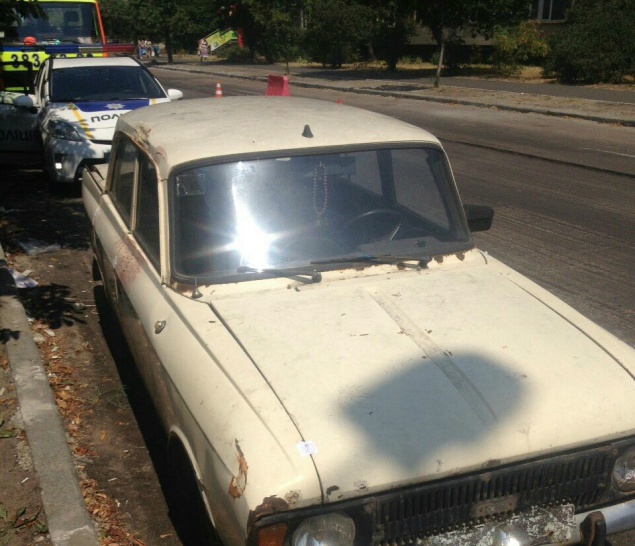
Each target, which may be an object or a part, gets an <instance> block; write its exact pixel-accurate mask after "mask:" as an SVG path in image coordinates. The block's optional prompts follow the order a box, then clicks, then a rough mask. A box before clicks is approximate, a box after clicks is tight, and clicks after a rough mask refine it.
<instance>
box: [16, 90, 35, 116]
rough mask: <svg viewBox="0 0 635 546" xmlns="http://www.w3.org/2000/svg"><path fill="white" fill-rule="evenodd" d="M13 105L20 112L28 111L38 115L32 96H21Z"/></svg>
mask: <svg viewBox="0 0 635 546" xmlns="http://www.w3.org/2000/svg"><path fill="white" fill-rule="evenodd" d="M13 104H14V106H16V107H17V108H19V109H20V110H26V111H27V112H30V113H31V114H37V107H36V106H35V103H34V101H33V97H32V96H31V95H20V96H19V97H16V98H15V99H14V100H13Z"/></svg>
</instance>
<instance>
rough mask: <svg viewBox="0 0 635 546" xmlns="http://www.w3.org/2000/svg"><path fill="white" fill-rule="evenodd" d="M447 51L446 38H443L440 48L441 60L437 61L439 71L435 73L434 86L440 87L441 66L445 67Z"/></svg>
mask: <svg viewBox="0 0 635 546" xmlns="http://www.w3.org/2000/svg"><path fill="white" fill-rule="evenodd" d="M444 53H445V40H444V39H443V38H441V48H440V50H439V61H438V62H437V71H436V74H435V75H434V86H435V87H439V80H440V79H441V68H443V54H444Z"/></svg>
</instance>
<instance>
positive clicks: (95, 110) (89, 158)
mask: <svg viewBox="0 0 635 546" xmlns="http://www.w3.org/2000/svg"><path fill="white" fill-rule="evenodd" d="M182 97H183V93H182V92H181V91H179V90H176V89H168V90H167V91H166V90H165V89H164V88H163V87H162V86H161V84H160V83H159V82H158V81H157V79H156V78H155V77H154V76H153V75H152V74H151V73H150V72H149V71H148V69H147V68H145V67H144V66H143V65H142V64H141V63H139V62H138V61H137V60H136V59H133V58H131V57H109V58H87V57H84V58H73V59H65V58H53V57H52V58H49V59H47V60H46V61H45V62H44V64H43V66H42V68H41V70H40V71H39V72H38V75H37V78H36V80H35V98H34V104H35V106H36V108H37V109H38V111H39V114H38V115H39V123H38V124H39V128H40V131H41V134H42V143H43V147H44V170H45V171H46V173H47V175H48V177H49V179H50V180H51V182H52V183H53V184H65V183H72V182H78V181H79V180H80V179H81V174H82V171H83V169H84V166H86V165H94V164H98V163H107V162H108V160H109V156H110V147H111V140H112V136H113V133H114V130H115V124H116V123H117V120H118V119H119V117H121V116H122V115H123V114H125V113H126V112H130V111H131V110H136V109H138V108H142V107H144V106H150V105H153V104H158V103H161V102H169V101H171V100H178V99H180V98H182Z"/></svg>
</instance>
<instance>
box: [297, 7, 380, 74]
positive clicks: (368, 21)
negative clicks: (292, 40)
mask: <svg viewBox="0 0 635 546" xmlns="http://www.w3.org/2000/svg"><path fill="white" fill-rule="evenodd" d="M373 25H374V14H373V10H372V9H371V8H370V7H368V6H363V5H361V4H358V3H356V2H354V1H352V0H324V1H323V2H318V3H316V4H315V5H314V6H313V9H312V10H311V13H310V15H309V18H308V21H307V29H306V33H305V48H306V51H307V53H308V55H309V58H310V59H311V60H312V61H315V62H319V63H321V64H322V65H323V66H327V65H328V66H330V67H332V68H340V67H341V66H342V65H343V64H344V63H348V62H355V61H357V60H359V59H360V51H361V50H362V48H363V47H364V45H367V44H368V43H369V41H370V39H371V36H372V33H373Z"/></svg>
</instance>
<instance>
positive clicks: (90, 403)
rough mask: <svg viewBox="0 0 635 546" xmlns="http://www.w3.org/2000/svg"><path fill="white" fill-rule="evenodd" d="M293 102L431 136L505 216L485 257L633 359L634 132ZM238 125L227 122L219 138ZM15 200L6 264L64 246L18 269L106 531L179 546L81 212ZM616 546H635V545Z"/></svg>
mask: <svg viewBox="0 0 635 546" xmlns="http://www.w3.org/2000/svg"><path fill="white" fill-rule="evenodd" d="M155 73H156V74H157V75H158V77H159V78H160V79H161V81H162V82H163V83H164V84H165V86H166V87H177V88H180V89H182V90H183V91H184V92H185V96H186V97H187V98H193V97H196V96H210V95H213V94H214V90H215V83H216V81H217V78H214V77H212V76H209V75H198V74H191V75H183V74H179V73H174V72H170V73H168V72H167V71H165V70H160V69H157V71H156V72H155ZM221 83H222V86H223V91H224V93H225V94H226V95H230V94H262V93H263V92H264V88H263V84H262V82H249V81H247V80H231V79H227V80H223V81H222V82H221ZM293 94H295V95H306V96H313V97H321V98H325V99H327V100H338V99H342V100H343V101H344V102H345V103H347V104H352V105H358V106H362V107H366V108H370V109H373V110H377V111H381V112H384V113H388V114H390V115H393V116H396V117H399V118H401V119H404V120H407V121H410V122H411V123H414V124H416V125H421V126H423V127H426V128H428V129H430V130H431V131H432V132H433V133H435V134H436V135H437V136H439V138H440V139H441V140H442V142H443V144H444V146H445V148H446V149H447V151H448V154H449V156H450V160H451V162H452V165H453V169H454V172H455V175H456V178H457V183H458V186H459V190H460V192H461V194H462V197H463V200H464V201H465V202H472V203H481V204H490V205H493V206H494V207H495V209H496V217H495V222H494V227H493V229H492V230H491V231H490V232H487V233H483V234H479V235H478V238H477V243H478V244H479V246H480V247H481V248H483V249H485V250H487V251H488V252H490V253H491V254H493V255H495V256H496V257H498V258H500V259H501V260H503V261H505V262H507V263H508V264H510V265H512V266H513V267H515V268H516V269H518V270H519V271H521V272H522V273H524V274H526V275H527V276H529V277H530V278H532V279H534V280H535V281H537V282H538V283H539V284H541V285H543V286H545V287H546V288H548V289H550V290H552V291H554V292H555V293H556V294H557V295H559V296H560V297H562V298H563V299H564V300H565V301H567V302H568V303H570V304H571V305H572V306H573V307H575V308H577V309H578V310H580V311H582V312H583V313H584V314H586V315H587V316H589V317H590V318H591V319H593V320H595V321H596V322H598V323H600V324H602V325H603V326H605V327H606V328H607V329H608V330H609V331H611V332H613V333H614V334H615V335H617V336H618V337H620V338H622V339H624V340H625V341H627V342H628V343H630V344H631V345H633V346H635V320H634V318H635V283H634V282H633V274H632V272H633V270H634V269H635V237H634V235H635V218H634V215H633V213H632V206H633V204H634V203H635V184H634V182H635V157H634V156H633V154H634V151H633V146H632V143H633V142H634V141H635V130H634V129H629V128H623V127H614V126H608V125H607V126H604V125H599V124H596V123H592V122H584V121H575V120H567V119H557V118H554V119H552V118H546V117H545V116H537V115H536V116H534V115H528V114H513V113H509V112H497V111H491V110H488V109H477V108H472V107H461V106H446V105H438V104H430V103H422V102H421V101H410V100H407V99H391V98H388V97H379V96H372V97H371V96H364V95H359V94H352V93H346V92H341V91H324V90H312V89H301V90H300V89H297V90H296V89H294V90H293ZM230 123H231V120H227V123H225V120H219V126H220V127H229V126H230ZM217 130H218V129H217ZM9 188H12V190H11V191H13V194H12V199H11V200H10V202H9V201H7V198H6V197H5V199H4V200H3V205H4V207H5V208H12V209H14V211H15V212H13V213H12V216H11V217H10V221H11V222H12V223H13V228H12V232H11V242H9V246H8V248H5V250H7V251H8V252H11V251H15V250H16V249H17V247H16V244H15V243H16V241H18V240H20V238H24V237H27V236H33V237H37V238H41V239H45V240H47V241H48V242H52V243H54V242H58V243H60V244H61V245H62V249H61V250H60V251H57V252H54V253H47V254H42V255H39V256H32V257H29V256H24V255H23V256H21V257H20V258H19V260H18V261H17V265H18V266H19V268H20V269H21V270H25V269H31V270H32V271H33V273H32V276H33V277H34V278H36V279H38V280H39V281H40V283H41V287H42V288H41V289H40V290H39V291H34V292H32V298H31V299H30V300H29V302H30V305H26V307H27V310H28V311H29V313H30V314H31V316H33V317H34V318H35V319H36V320H41V321H43V322H45V321H48V322H49V323H53V324H54V330H55V333H56V337H55V338H54V340H55V341H51V340H48V339H47V342H46V344H44V345H43V346H42V350H43V353H44V354H45V356H47V358H49V360H48V362H49V365H51V366H53V365H54V363H55V362H56V361H57V359H56V358H55V357H56V356H58V355H59V354H60V353H63V354H64V362H65V364H66V366H67V367H68V368H69V370H70V371H68V373H69V376H68V377H66V379H65V381H66V383H65V384H64V385H65V387H64V388H67V387H68V388H69V389H70V390H69V392H71V394H72V396H73V398H72V400H76V401H78V402H77V404H78V405H73V404H71V401H70V400H69V406H71V407H73V408H75V409H76V413H73V412H71V411H70V410H69V411H68V412H66V415H65V416H66V418H67V419H70V420H71V421H72V422H75V421H74V420H77V423H78V424H77V425H76V428H77V435H76V438H75V439H74V440H73V441H74V443H75V445H76V446H79V447H80V448H81V450H82V451H81V452H82V453H84V455H83V460H84V463H83V466H84V472H85V476H86V479H89V480H92V482H94V488H93V499H100V498H102V497H100V496H99V495H103V499H104V500H103V503H102V504H101V505H99V506H100V508H101V509H102V510H103V511H104V514H105V513H106V512H108V510H110V511H111V512H109V514H110V517H106V516H105V520H104V521H105V522H106V523H103V525H105V526H107V525H111V527H110V529H111V533H112V536H113V537H116V538H117V539H119V540H121V541H122V542H123V540H124V539H125V538H126V535H127V539H128V540H129V541H131V540H132V539H131V537H132V538H134V540H138V541H139V543H142V544H147V545H166V546H178V545H179V544H182V542H181V541H180V540H179V538H178V535H177V531H176V530H175V528H174V526H173V525H172V522H171V520H170V518H169V515H168V506H169V504H170V502H171V499H170V498H169V497H168V498H167V499H166V498H165V496H164V494H163V491H162V488H161V484H162V482H163V480H164V478H165V466H164V463H165V461H164V459H163V455H162V449H163V447H164V445H163V438H162V434H161V432H160V430H159V429H158V427H157V426H156V421H155V419H154V418H153V415H152V413H151V412H150V411H149V410H148V400H147V397H146V395H145V393H144V391H143V388H142V387H141V385H140V382H139V380H138V377H137V376H136V374H135V372H134V367H133V366H132V363H131V361H130V359H129V356H128V355H127V354H126V351H125V347H123V346H122V345H121V342H120V338H121V334H120V333H119V332H118V331H117V329H116V326H115V325H113V324H112V321H111V320H110V318H109V316H108V314H107V313H104V305H103V304H104V301H103V292H102V291H101V288H100V283H99V282H95V281H94V280H93V277H92V274H91V256H90V250H89V247H88V240H87V236H86V233H85V231H83V229H84V227H83V222H82V219H81V215H82V205H81V201H80V200H79V199H77V198H76V197H75V198H73V197H58V196H49V195H48V193H47V191H46V188H45V185H44V183H43V180H42V179H41V178H38V176H37V175H33V174H31V175H30V178H29V179H28V180H22V179H20V178H19V177H18V178H16V179H15V180H14V183H13V184H12V185H10V186H9ZM9 188H8V189H9ZM2 242H3V245H4V244H5V243H6V242H5V240H4V239H3V241H2ZM77 303H79V304H81V305H79V306H76V305H75V304H77ZM95 305H97V307H95ZM60 373H61V371H60ZM606 395H607V396H610V393H606ZM80 401H81V404H80V403H79V402H80ZM572 403H583V401H572ZM581 425H583V424H581ZM92 482H91V483H92ZM107 500H109V501H110V502H109V503H108V502H107ZM613 544H614V546H629V545H632V544H635V534H633V533H628V534H624V535H623V536H621V537H618V538H616V539H615V540H613Z"/></svg>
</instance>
